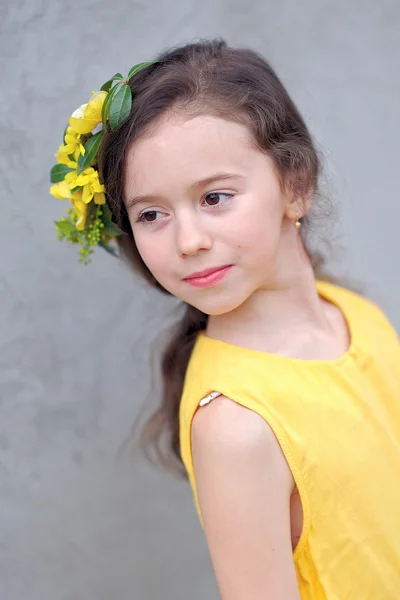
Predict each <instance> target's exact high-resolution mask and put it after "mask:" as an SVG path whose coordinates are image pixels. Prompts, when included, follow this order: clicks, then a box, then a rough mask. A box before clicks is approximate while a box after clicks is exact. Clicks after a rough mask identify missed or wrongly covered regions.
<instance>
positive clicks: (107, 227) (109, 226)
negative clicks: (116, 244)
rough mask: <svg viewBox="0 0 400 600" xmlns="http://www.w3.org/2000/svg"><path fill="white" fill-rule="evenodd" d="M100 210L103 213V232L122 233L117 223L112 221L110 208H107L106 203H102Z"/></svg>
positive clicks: (108, 233) (107, 233) (117, 234)
mask: <svg viewBox="0 0 400 600" xmlns="http://www.w3.org/2000/svg"><path fill="white" fill-rule="evenodd" d="M101 211H102V213H103V219H102V221H103V223H104V229H103V233H105V234H106V235H115V236H119V235H124V233H125V232H124V231H122V229H120V228H119V227H118V225H117V224H116V223H114V222H113V220H112V213H111V210H110V209H109V208H108V206H107V204H104V205H103V206H102V207H101Z"/></svg>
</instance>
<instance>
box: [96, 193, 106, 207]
mask: <svg viewBox="0 0 400 600" xmlns="http://www.w3.org/2000/svg"><path fill="white" fill-rule="evenodd" d="M94 201H95V204H105V203H106V197H105V195H104V192H95V193H94Z"/></svg>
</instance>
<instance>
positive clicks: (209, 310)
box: [185, 297, 247, 317]
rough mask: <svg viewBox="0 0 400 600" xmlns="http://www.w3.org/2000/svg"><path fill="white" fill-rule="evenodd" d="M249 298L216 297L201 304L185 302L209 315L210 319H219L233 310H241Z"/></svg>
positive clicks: (201, 301) (204, 300)
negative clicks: (240, 307)
mask: <svg viewBox="0 0 400 600" xmlns="http://www.w3.org/2000/svg"><path fill="white" fill-rule="evenodd" d="M246 299H247V298H240V299H238V298H224V297H219V298H218V297H216V298H209V299H207V300H206V299H204V298H203V299H202V300H200V301H199V302H193V301H192V302H190V301H188V300H185V302H187V303H188V304H191V305H192V306H194V307H195V308H197V309H198V310H201V312H203V313H205V314H206V315H209V316H210V317H218V316H219V315H225V314H227V313H229V312H232V311H233V310H235V309H237V308H239V306H241V305H242V304H243V302H245V300H246Z"/></svg>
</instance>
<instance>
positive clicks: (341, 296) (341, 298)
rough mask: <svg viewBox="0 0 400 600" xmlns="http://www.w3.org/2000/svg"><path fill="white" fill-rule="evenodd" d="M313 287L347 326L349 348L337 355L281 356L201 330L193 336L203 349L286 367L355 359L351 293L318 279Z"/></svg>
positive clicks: (356, 348)
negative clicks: (306, 357)
mask: <svg viewBox="0 0 400 600" xmlns="http://www.w3.org/2000/svg"><path fill="white" fill-rule="evenodd" d="M316 287H317V291H318V295H319V297H320V298H322V299H324V300H326V301H328V302H329V303H331V304H333V305H334V306H336V307H337V308H338V309H339V310H340V312H341V313H342V315H343V318H344V320H345V322H346V325H347V329H348V332H349V337H350V343H349V347H348V349H347V350H346V351H345V352H344V353H343V354H342V355H341V356H339V357H338V358H333V359H305V358H295V357H291V356H285V355H283V354H274V353H272V352H266V351H264V350H256V349H254V348H246V347H245V346H238V345H236V344H231V343H230V342H225V341H222V340H218V339H216V338H212V337H209V336H208V335H207V334H206V332H205V331H200V332H199V334H198V338H197V339H198V343H199V344H200V345H201V346H204V347H205V349H207V346H208V348H210V349H211V346H215V348H218V347H219V348H220V349H221V350H225V351H227V352H231V353H232V354H235V355H241V356H242V357H243V356H244V354H247V355H248V357H251V358H254V359H261V360H265V359H268V360H270V361H274V362H275V363H276V364H277V365H278V364H279V363H280V364H282V365H283V366H285V365H286V366H287V365H289V364H296V365H302V366H307V365H310V366H312V365H316V366H318V365H321V366H341V365H343V364H345V363H348V362H353V361H354V359H357V358H358V357H359V356H360V354H361V353H362V349H361V345H360V340H359V330H358V328H357V324H356V322H355V319H354V317H355V309H354V307H353V306H352V301H351V298H350V297H349V296H351V295H352V292H350V291H349V290H347V289H345V288H342V287H340V286H338V285H335V284H333V283H329V282H327V281H321V280H318V281H317V282H316Z"/></svg>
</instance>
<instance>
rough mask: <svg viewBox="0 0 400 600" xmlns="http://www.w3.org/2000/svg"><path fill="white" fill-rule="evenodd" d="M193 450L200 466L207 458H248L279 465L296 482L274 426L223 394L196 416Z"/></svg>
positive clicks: (233, 460)
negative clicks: (273, 428) (272, 427)
mask: <svg viewBox="0 0 400 600" xmlns="http://www.w3.org/2000/svg"><path fill="white" fill-rule="evenodd" d="M192 451H193V454H194V455H196V456H195V457H194V458H195V462H196V463H197V466H198V468H201V465H202V464H203V462H205V461H209V460H212V461H213V462H214V464H215V461H221V462H222V461H225V464H226V465H227V466H229V464H232V465H233V464H236V465H237V460H238V459H239V458H240V460H241V462H243V461H247V462H248V463H249V466H250V465H251V466H252V467H253V468H255V469H257V468H261V469H263V470H265V469H266V468H267V467H268V465H269V466H270V468H271V467H272V466H276V467H278V466H279V468H280V470H281V474H282V478H283V479H286V481H287V483H288V485H290V486H293V478H292V475H291V473H290V470H289V467H288V466H287V464H286V460H285V458H284V456H283V453H282V450H281V448H280V446H279V443H278V440H277V439H276V437H275V434H274V432H273V430H272V429H271V427H270V426H269V425H268V423H266V421H265V420H264V419H263V418H262V417H261V416H260V415H258V414H257V413H255V412H254V411H252V410H249V409H248V408H246V407H244V406H242V405H241V404H238V403H237V402H234V401H232V400H230V399H229V398H227V397H226V396H219V397H218V398H216V399H214V400H212V401H211V402H210V403H209V404H207V405H206V406H203V407H201V408H200V409H199V410H198V411H197V412H196V414H195V415H194V418H193V424H192Z"/></svg>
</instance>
